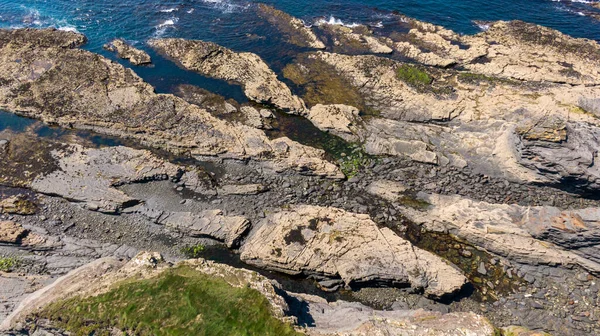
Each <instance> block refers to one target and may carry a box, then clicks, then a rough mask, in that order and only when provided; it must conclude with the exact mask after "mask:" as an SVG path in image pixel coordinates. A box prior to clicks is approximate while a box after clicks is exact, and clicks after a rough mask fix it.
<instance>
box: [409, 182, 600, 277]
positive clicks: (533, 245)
mask: <svg viewBox="0 0 600 336" xmlns="http://www.w3.org/2000/svg"><path fill="white" fill-rule="evenodd" d="M421 197H422V199H423V200H424V201H426V202H427V203H429V204H430V206H428V208H427V209H426V210H425V211H419V210H415V209H410V208H406V209H405V214H406V215H407V216H408V218H410V219H411V220H412V221H414V222H415V223H417V224H419V225H422V226H423V227H424V228H426V229H427V230H429V231H433V232H441V233H450V234H452V235H454V236H456V237H458V238H459V239H461V240H464V241H467V242H469V243H471V244H473V245H474V246H478V247H480V248H483V249H485V250H487V251H489V252H491V253H494V254H496V255H499V256H502V257H504V258H507V259H509V260H512V261H515V262H518V263H521V264H532V265H539V264H543V265H562V266H563V267H572V266H580V267H582V268H584V269H586V270H587V271H589V272H592V273H595V274H598V273H599V272H600V259H598V257H597V255H598V248H599V246H600V242H599V240H598V237H599V233H600V231H599V225H600V211H599V210H598V209H596V208H594V209H581V210H564V211H563V210H559V209H557V208H554V207H522V206H518V205H508V204H490V203H485V202H477V201H473V200H470V199H465V198H461V197H460V196H440V195H426V194H422V195H421Z"/></svg>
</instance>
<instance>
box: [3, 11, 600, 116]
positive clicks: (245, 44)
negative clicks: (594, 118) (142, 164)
mask: <svg viewBox="0 0 600 336" xmlns="http://www.w3.org/2000/svg"><path fill="white" fill-rule="evenodd" d="M595 1H597V0H595ZM262 2H265V3H268V4H271V5H273V6H275V7H276V8H278V9H281V10H283V11H285V12H288V13H290V14H292V15H294V16H297V17H299V18H301V19H303V20H304V21H305V23H306V24H307V25H314V24H319V23H322V22H324V21H326V22H330V23H336V24H343V25H353V24H366V25H369V26H370V27H372V28H373V30H374V31H375V33H376V34H377V32H378V30H379V31H381V32H384V31H387V32H389V31H393V30H394V29H405V28H402V27H401V23H399V22H398V16H394V15H392V14H393V13H402V14H405V15H408V16H410V17H414V18H417V19H420V20H423V21H427V22H432V23H435V24H438V25H442V26H445V27H446V28H449V29H452V30H454V31H456V32H459V33H462V34H476V33H478V32H481V31H482V30H483V29H485V27H486V25H485V22H486V21H495V20H513V19H518V20H523V21H527V22H532V23H537V24H540V25H544V26H547V27H551V28H554V29H557V30H560V31H562V32H564V33H566V34H569V35H572V36H575V37H584V38H589V39H594V40H598V41H600V10H598V9H595V8H594V7H592V6H591V4H592V3H593V1H587V0H573V1H567V0H493V1H491V0H362V1H359V0H336V1H334V0H300V1H299V0H277V1H274V0H264V1H262ZM256 3H257V2H255V1H248V0H166V1H160V0H103V1H99V0H21V1H19V0H0V28H21V27H34V28H45V27H55V28H58V29H63V30H71V31H78V32H81V33H83V34H85V35H86V36H87V38H88V40H89V42H88V44H87V45H86V46H85V47H84V48H86V49H88V50H90V51H94V52H98V53H100V54H102V55H104V56H106V57H108V58H110V59H112V60H114V61H117V62H120V63H121V64H123V65H124V66H127V67H131V65H130V64H128V63H127V62H126V61H123V60H119V59H117V57H116V56H115V55H114V54H112V53H109V52H107V51H105V50H103V49H102V46H103V45H104V44H105V43H107V42H109V41H111V40H112V39H114V38H124V39H126V40H128V41H129V42H130V43H132V44H133V45H135V46H136V47H138V48H141V49H144V50H146V51H148V52H149V53H150V55H151V56H152V57H153V63H154V64H153V66H151V67H134V70H135V71H136V72H137V73H138V74H139V75H140V76H141V77H142V78H143V79H144V80H146V81H147V82H149V83H150V84H152V85H153V86H154V87H155V88H156V91H157V92H160V93H169V92H172V91H173V88H175V87H176V86H177V85H178V84H182V83H188V84H194V85H197V86H200V87H204V88H206V89H209V90H211V91H213V92H215V93H218V94H221V95H224V96H226V97H227V98H234V99H236V100H238V101H240V102H244V101H245V100H246V98H245V97H244V95H243V93H242V91H241V89H240V88H239V87H236V86H232V85H229V84H228V83H225V82H222V81H219V80H215V79H210V78H206V77H203V76H200V75H196V74H193V73H191V72H188V71H185V70H182V69H180V68H178V67H177V66H175V64H173V63H171V62H170V61H168V60H165V59H164V58H162V57H161V56H160V55H157V54H156V53H154V52H153V51H152V50H151V49H150V48H148V47H147V46H146V43H145V42H146V41H147V40H148V39H152V38H159V37H182V38H188V39H201V40H206V41H212V42H216V43H218V44H220V45H223V46H226V47H228V48H231V49H234V50H237V51H250V52H254V53H257V54H258V55H260V56H261V57H262V58H263V59H264V60H265V61H266V62H267V63H268V64H269V65H270V66H271V67H272V68H273V69H274V70H276V71H277V70H280V69H281V68H282V67H283V66H285V65H286V64H287V63H288V62H290V61H291V60H292V58H293V57H294V55H295V54H296V53H297V52H299V51H301V50H294V48H295V47H293V46H291V45H289V44H287V43H285V41H284V40H283V39H282V38H281V37H280V35H281V34H279V33H278V32H276V31H275V30H274V28H273V27H272V26H270V25H269V24H266V23H265V22H264V20H262V19H260V18H259V17H258V16H257V15H256V11H255V8H256V7H255V6H256ZM0 119H5V115H2V114H0Z"/></svg>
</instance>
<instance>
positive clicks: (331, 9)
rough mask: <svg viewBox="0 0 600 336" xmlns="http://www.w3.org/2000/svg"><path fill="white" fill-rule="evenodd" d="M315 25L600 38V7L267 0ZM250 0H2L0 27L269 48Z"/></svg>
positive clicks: (484, 0)
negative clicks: (412, 22)
mask: <svg viewBox="0 0 600 336" xmlns="http://www.w3.org/2000/svg"><path fill="white" fill-rule="evenodd" d="M264 2H266V3H270V4H272V5H274V6H275V7H277V8H279V9H282V10H284V11H286V12H289V13H290V14H293V15H295V16H298V17H300V18H302V19H304V20H305V21H306V22H307V23H313V22H315V21H317V20H319V19H323V18H324V19H326V20H330V19H332V17H333V18H335V19H336V20H341V21H342V22H344V23H347V24H351V23H365V24H370V25H372V26H376V27H382V26H383V27H385V26H386V25H390V24H393V23H394V22H393V20H394V18H393V17H391V16H390V15H389V14H390V13H391V12H392V11H399V12H401V13H403V14H406V15H408V16H411V17H415V18H418V19H421V20H425V21H430V22H433V23H436V24H441V25H444V26H446V27H448V28H450V29H453V30H456V31H458V32H460V33H465V34H473V33H477V32H478V31H479V30H480V28H479V27H478V26H477V24H475V23H474V21H476V20H509V19H520V20H524V21H528V22H534V23H538V24H542V25H545V26H548V27H552V28H555V29H558V30H561V31H563V32H565V33H568V34H570V35H573V36H577V37H586V38H591V39H596V40H600V21H599V20H597V19H595V18H593V17H592V14H594V13H595V14H598V15H600V11H599V10H596V9H594V8H593V7H592V6H590V5H589V3H590V1H585V0H576V1H561V0H496V1H490V0H367V1H365V0H341V1H340V0H335V1H334V0H303V1H297V0H277V1H273V0H265V1H264ZM254 5H255V4H254V2H251V1H247V0H195V1H194V0H168V1H160V0H129V1H116V0H107V1H97V0H24V1H16V0H0V26H1V27H47V26H54V27H57V28H61V29H69V30H77V31H80V32H82V33H84V34H86V35H87V36H88V37H89V39H90V45H89V48H90V49H92V50H99V49H100V48H101V46H102V44H104V43H105V42H106V41H108V40H110V39H112V38H115V37H124V38H126V39H128V40H130V41H133V42H137V43H138V44H140V45H141V44H143V42H144V41H145V40H147V39H149V38H152V37H160V36H169V37H171V36H174V37H185V38H195V39H204V40H211V41H214V42H217V43H220V44H223V45H225V46H228V47H231V48H234V49H238V50H242V49H243V50H260V49H263V50H264V49H269V48H271V47H272V46H273V43H269V42H270V41H268V40H265V39H263V38H262V36H264V35H261V34H260V33H261V32H263V33H264V29H265V27H264V26H263V25H261V20H260V19H258V18H257V17H256V15H255V14H254V12H253V11H252V6H254Z"/></svg>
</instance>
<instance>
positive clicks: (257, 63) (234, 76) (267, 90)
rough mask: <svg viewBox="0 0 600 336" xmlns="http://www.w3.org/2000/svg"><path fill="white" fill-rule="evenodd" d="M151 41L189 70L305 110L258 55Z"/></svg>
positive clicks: (292, 108)
mask: <svg viewBox="0 0 600 336" xmlns="http://www.w3.org/2000/svg"><path fill="white" fill-rule="evenodd" d="M149 44H150V46H151V47H153V48H155V49H157V50H158V51H159V52H161V53H163V54H165V55H167V56H168V57H169V58H172V59H173V60H175V61H176V62H177V63H178V64H180V65H181V66H182V67H184V68H186V69H188V70H192V71H196V72H198V73H201V74H203V75H206V76H209V77H215V78H219V79H223V80H227V81H232V82H234V83H237V84H239V85H241V86H242V87H243V89H244V92H245V94H246V96H247V97H248V98H249V99H251V100H254V101H256V102H259V103H268V104H272V105H274V106H276V107H278V108H280V109H284V110H288V111H291V112H298V111H302V110H303V109H304V103H303V102H302V101H301V100H300V99H299V98H298V97H296V96H295V95H293V94H292V92H291V91H290V89H289V88H288V87H287V86H286V85H285V84H284V83H282V82H281V81H279V79H277V75H276V74H275V72H273V70H271V69H270V68H269V66H268V65H267V64H266V63H265V62H264V61H263V60H262V59H261V58H260V57H259V56H258V55H256V54H253V53H248V52H242V53H237V52H234V51H232V50H230V49H227V48H224V47H221V46H219V45H217V44H214V43H212V42H204V41H193V40H184V39H158V40H152V41H149Z"/></svg>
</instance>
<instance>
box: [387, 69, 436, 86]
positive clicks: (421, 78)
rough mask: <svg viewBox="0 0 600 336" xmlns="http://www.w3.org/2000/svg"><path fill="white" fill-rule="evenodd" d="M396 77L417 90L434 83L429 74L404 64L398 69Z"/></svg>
mask: <svg viewBox="0 0 600 336" xmlns="http://www.w3.org/2000/svg"><path fill="white" fill-rule="evenodd" d="M396 77H397V78H398V79H399V80H401V81H403V82H405V83H406V84H408V85H410V86H412V87H415V88H422V87H425V86H428V85H430V84H431V83H432V82H433V78H431V76H429V74H428V73H427V72H425V71H424V70H421V69H420V68H418V67H416V66H414V65H410V64H402V65H401V66H400V67H399V68H398V69H396Z"/></svg>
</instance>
